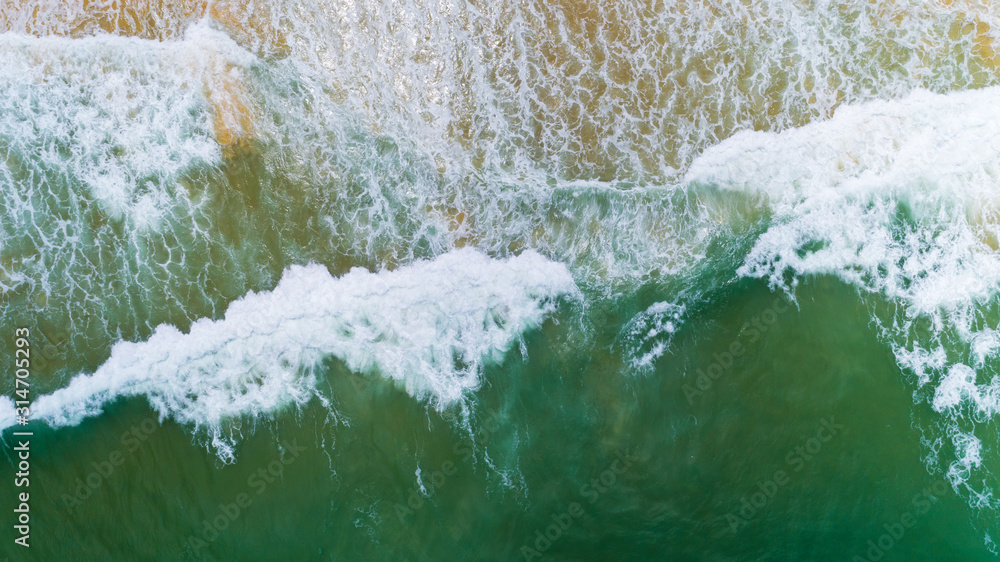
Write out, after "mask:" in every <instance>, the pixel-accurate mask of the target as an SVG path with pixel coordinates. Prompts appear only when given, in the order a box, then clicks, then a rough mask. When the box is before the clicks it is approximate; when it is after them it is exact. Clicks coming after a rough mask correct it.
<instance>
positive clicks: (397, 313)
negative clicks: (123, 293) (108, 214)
mask: <svg viewBox="0 0 1000 562" xmlns="http://www.w3.org/2000/svg"><path fill="white" fill-rule="evenodd" d="M576 294H577V288H576V285H575V283H574V281H573V278H572V277H571V276H570V274H569V271H568V270H567V269H566V267H565V266H563V265H561V264H558V263H555V262H551V261H548V260H546V259H545V258H543V257H542V256H540V255H539V254H537V253H534V252H531V251H528V252H525V253H523V254H521V255H520V256H517V257H513V258H510V259H507V260H494V259H491V258H488V257H486V256H485V255H483V254H481V253H479V252H476V251H474V250H471V249H464V250H456V251H453V252H450V253H448V254H445V255H443V256H441V257H439V258H437V259H435V260H433V261H430V262H419V263H416V264H413V265H410V266H407V267H404V268H401V269H399V270H396V271H391V272H383V273H370V272H368V271H367V270H365V269H361V268H355V269H353V270H351V272H350V273H348V274H346V275H344V276H342V277H340V278H334V277H332V276H331V275H330V274H329V273H328V272H327V270H326V268H325V267H323V266H321V265H315V264H313V265H307V266H292V267H290V268H289V269H287V270H286V271H285V274H284V276H283V277H282V279H281V282H280V283H279V284H278V286H277V287H275V289H274V290H273V291H271V292H265V293H256V294H255V293H250V294H248V295H246V296H245V297H243V298H242V299H240V300H238V301H235V302H233V303H232V304H231V305H230V306H229V309H228V310H227V311H226V314H225V317H224V318H223V319H221V320H218V321H213V320H209V319H203V320H200V321H197V322H195V323H194V324H193V325H192V326H191V329H190V331H189V332H188V333H186V334H185V333H181V332H180V331H179V330H177V329H176V328H174V327H173V326H169V325H161V326H159V327H158V328H157V329H156V331H155V332H154V333H153V335H152V336H151V337H150V338H149V339H148V340H147V341H144V342H120V343H118V344H116V345H115V346H114V347H113V348H112V352H111V357H110V358H109V359H108V360H107V361H106V362H105V363H104V364H103V365H101V366H100V367H99V368H98V369H97V370H96V371H95V372H94V373H93V374H81V375H79V376H77V377H75V378H74V379H73V380H72V381H71V382H70V383H69V385H68V386H66V387H64V388H61V389H59V390H57V391H55V392H52V393H51V394H47V395H45V396H41V397H39V398H38V399H37V400H35V403H34V408H33V409H34V412H33V417H34V418H35V419H40V420H42V421H44V422H46V423H48V424H49V425H52V426H56V427H58V426H65V425H75V424H78V423H80V421H81V420H83V419H84V418H86V417H88V416H94V415H97V414H99V413H100V412H101V410H102V408H103V406H104V405H105V404H107V403H108V402H109V401H111V400H114V399H116V398H118V397H122V396H136V395H143V396H145V397H147V398H148V400H149V402H150V404H151V405H152V406H153V408H154V409H155V410H156V411H157V412H159V414H160V415H161V416H162V417H169V418H173V419H175V420H177V421H178V422H181V423H185V424H194V425H195V426H206V427H207V428H208V429H209V430H210V431H211V432H212V435H213V439H214V444H215V446H216V447H217V448H218V449H219V451H220V453H222V456H223V457H228V456H229V455H231V454H232V453H231V449H230V448H229V446H228V444H227V443H226V441H225V439H224V438H223V437H222V435H221V433H220V431H219V428H220V424H221V423H222V422H223V421H224V420H226V419H227V418H233V417H236V416H243V415H250V416H259V415H261V414H264V413H267V412H270V411H273V410H275V409H278V408H281V407H284V406H288V405H291V404H303V403H305V402H306V401H308V400H309V399H310V398H312V397H313V396H315V395H316V393H317V390H316V382H317V380H316V375H315V372H314V370H315V367H316V366H317V365H318V364H319V363H320V362H321V361H322V360H324V359H325V358H327V357H338V358H340V359H341V360H342V361H344V363H346V364H347V366H348V367H349V368H351V369H352V370H354V371H359V372H371V373H378V374H379V375H381V376H383V377H385V378H386V379H389V380H391V381H395V382H396V383H398V384H400V385H401V386H402V387H404V388H405V389H406V391H407V392H408V393H409V394H410V395H412V396H413V397H414V398H418V399H425V400H428V401H429V402H430V403H432V404H434V405H436V406H437V407H440V408H443V407H446V406H448V405H451V404H454V403H456V402H458V401H460V400H462V398H463V396H465V394H466V393H467V392H469V391H471V390H473V389H475V388H477V387H478V386H479V384H480V374H481V369H482V367H483V366H484V364H487V363H489V362H491V361H497V360H499V359H501V358H502V356H503V354H504V353H505V352H506V351H507V350H508V349H509V348H510V347H511V346H512V345H513V344H515V343H516V342H517V341H518V340H519V338H521V337H522V335H523V334H524V332H525V331H526V330H528V329H530V328H532V327H535V326H537V325H539V324H540V323H541V322H542V320H543V319H544V318H545V317H546V316H547V315H549V314H550V313H552V312H553V311H554V310H555V308H556V306H557V301H558V298H559V297H560V296H569V297H570V298H573V297H574V296H575V295H576ZM6 417H7V416H5V417H4V419H5V420H6ZM9 424H10V421H9V420H8V421H7V423H6V425H9ZM6 425H5V426H6Z"/></svg>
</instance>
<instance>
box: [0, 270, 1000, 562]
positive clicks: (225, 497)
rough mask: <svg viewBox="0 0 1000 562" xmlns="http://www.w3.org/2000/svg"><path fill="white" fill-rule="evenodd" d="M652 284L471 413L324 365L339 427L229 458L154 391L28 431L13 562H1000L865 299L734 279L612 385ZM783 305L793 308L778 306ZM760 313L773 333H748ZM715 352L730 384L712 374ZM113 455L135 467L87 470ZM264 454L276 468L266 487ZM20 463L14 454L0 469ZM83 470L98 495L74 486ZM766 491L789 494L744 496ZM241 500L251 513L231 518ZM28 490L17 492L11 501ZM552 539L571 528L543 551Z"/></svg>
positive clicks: (315, 424) (256, 440) (479, 399)
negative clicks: (652, 360) (627, 332)
mask: <svg viewBox="0 0 1000 562" xmlns="http://www.w3.org/2000/svg"><path fill="white" fill-rule="evenodd" d="M641 293H642V295H641V296H633V297H629V298H619V299H615V300H611V301H608V302H605V303H602V304H601V306H600V309H599V310H592V311H590V313H591V316H590V320H589V321H590V322H593V326H592V327H593V329H594V334H593V336H592V338H591V339H582V338H581V337H580V335H579V333H578V327H577V325H576V324H575V322H574V321H573V319H572V318H566V317H559V316H557V317H556V319H555V320H559V322H558V323H557V322H556V321H553V320H550V321H548V322H546V323H545V324H544V325H543V326H542V327H541V328H539V329H537V330H533V331H532V332H531V333H530V334H528V335H527V337H526V344H527V345H526V350H527V356H526V357H522V356H521V355H520V353H519V352H516V351H515V352H513V353H511V354H509V355H508V356H507V357H506V358H505V359H504V361H503V362H502V363H501V364H498V365H494V366H492V367H490V368H488V369H487V373H486V377H485V378H486V380H487V381H488V382H487V384H485V385H484V387H483V388H482V389H481V390H480V391H479V392H477V394H476V397H475V400H474V407H473V414H472V415H471V417H470V419H469V420H467V421H464V420H462V419H461V416H460V415H457V414H456V412H451V411H446V412H445V414H444V415H441V414H438V413H436V412H434V411H428V410H427V409H426V408H425V407H424V406H423V405H421V404H419V403H416V402H414V401H413V400H412V399H411V398H409V397H408V396H407V395H406V394H405V393H403V392H400V391H399V390H396V389H394V388H392V387H389V386H387V385H386V384H384V383H383V382H380V381H377V380H370V379H367V378H365V377H361V376H359V375H357V374H352V373H351V372H350V371H348V370H346V369H345V368H344V367H343V365H341V364H339V363H338V362H337V361H329V362H327V363H325V364H324V366H323V379H324V383H323V384H328V385H330V387H331V390H332V391H333V392H332V393H333V395H335V396H336V397H337V398H336V406H337V411H338V412H339V414H338V416H337V419H331V417H330V415H329V414H328V411H327V409H326V408H324V407H323V406H321V405H320V404H318V403H317V402H315V401H314V402H312V403H310V404H309V405H308V406H307V407H305V408H303V409H302V410H301V411H299V412H285V413H283V414H281V415H278V416H276V417H275V419H274V420H273V421H268V422H256V423H255V422H253V421H251V420H247V421H246V426H247V427H248V428H249V427H251V426H254V431H253V433H252V434H250V435H248V437H247V438H246V439H244V440H243V441H241V442H240V443H239V445H238V446H237V457H238V460H237V461H236V462H235V463H234V464H231V465H228V466H221V465H220V463H219V461H218V459H217V457H216V455H215V454H213V453H212V452H210V451H207V450H206V449H205V448H204V447H202V446H199V444H197V443H194V442H193V440H192V437H191V435H190V434H189V432H188V431H186V430H185V428H183V427H179V426H178V425H177V424H175V423H173V422H171V421H169V420H167V421H164V422H163V423H160V422H155V423H154V421H149V420H155V419H156V416H155V414H154V413H152V412H151V411H150V410H149V408H148V406H147V405H146V404H145V403H144V401H143V400H134V399H133V400H122V401H119V402H116V403H115V404H114V405H113V406H112V407H110V408H108V409H107V411H106V413H105V414H104V415H102V416H100V417H98V418H93V419H89V420H87V421H85V422H83V423H81V424H80V425H79V426H76V427H71V428H66V429H60V430H58V431H52V430H47V429H45V428H44V427H35V428H34V429H35V431H36V432H37V433H36V436H35V437H34V440H33V441H32V445H31V447H32V459H33V461H32V462H33V464H32V469H31V497H32V504H31V509H32V542H31V547H30V553H31V554H30V557H25V556H24V555H23V554H22V553H21V552H19V551H18V550H16V549H15V547H12V546H11V532H10V529H5V531H4V535H5V541H4V542H3V544H2V547H0V548H2V552H3V553H4V554H3V555H4V558H5V559H10V560H28V559H30V560H74V559H92V560H154V559H160V560H526V559H532V560H852V559H854V558H853V557H854V556H860V557H862V559H868V558H867V556H868V555H867V554H866V551H868V550H870V549H871V545H872V544H875V545H877V544H879V542H878V541H880V537H882V536H883V535H886V536H889V533H890V531H892V530H895V531H896V532H897V534H899V533H900V532H901V533H902V536H899V537H898V538H897V537H893V538H891V539H885V538H881V541H882V542H881V544H882V545H883V546H886V545H890V546H889V548H887V549H886V551H885V554H884V559H885V560H987V559H992V555H991V554H990V553H989V551H988V550H987V549H986V548H985V547H984V545H983V542H982V540H981V537H980V535H979V534H978V533H977V531H976V528H975V521H974V519H973V518H972V517H970V512H969V508H968V506H967V505H966V502H965V501H963V500H962V499H961V498H959V497H957V496H956V494H955V493H954V492H953V491H952V489H951V487H950V486H947V487H944V486H940V485H938V486H936V487H935V482H936V478H935V476H934V475H932V474H929V473H928V470H927V469H926V468H925V465H924V462H923V461H922V455H923V451H922V448H921V444H920V434H919V432H918V431H917V430H915V429H914V427H913V423H912V422H913V417H914V416H915V415H917V414H915V413H914V404H913V400H912V397H911V394H912V389H911V388H909V387H908V386H907V384H906V383H905V382H904V378H903V377H902V376H901V373H900V370H899V368H898V367H897V366H896V365H895V362H894V361H893V357H892V355H891V353H890V352H889V351H888V350H887V349H886V347H885V345H883V344H881V343H879V338H878V337H877V334H876V333H875V332H874V330H873V328H872V327H871V326H870V322H869V308H868V305H867V304H865V303H863V302H862V300H861V299H860V298H859V296H858V295H857V293H856V291H855V290H854V289H852V288H850V287H847V286H845V285H844V284H843V283H841V282H839V281H837V280H834V279H831V278H827V277H820V278H816V279H813V280H810V281H809V282H808V283H806V284H804V285H803V286H801V287H800V288H799V290H798V298H797V303H798V304H797V307H796V306H795V305H792V304H788V303H787V301H786V300H785V297H784V296H780V295H775V294H774V293H772V292H770V291H769V290H768V289H767V288H766V287H765V286H763V285H762V283H760V282H743V283H738V284H735V285H733V286H731V287H729V288H727V289H726V290H724V291H720V292H719V293H718V294H717V295H715V296H714V298H712V299H711V301H710V302H708V303H707V304H705V305H704V307H703V308H702V309H700V310H698V311H697V313H696V314H694V315H692V316H691V318H690V319H689V321H688V322H687V323H686V324H685V326H684V328H682V329H681V330H680V331H679V332H678V333H677V334H676V336H675V340H674V350H675V351H674V352H673V353H671V354H669V355H667V356H665V357H664V358H663V359H662V360H660V361H658V362H657V364H656V368H655V370H654V371H652V372H649V373H646V374H640V375H636V376H633V377H621V376H615V373H617V372H618V371H619V370H620V368H621V366H620V364H619V362H620V358H619V357H617V356H616V353H615V352H614V349H615V346H616V343H615V340H616V336H617V335H618V333H619V331H620V328H621V326H622V324H623V321H624V320H626V319H628V318H629V317H630V316H631V314H632V313H633V312H635V311H638V310H641V309H642V308H644V306H645V304H646V303H647V301H651V300H655V299H656V298H657V297H658V296H659V295H658V294H657V291H656V289H655V288H649V290H647V291H642V292H641ZM776 299H777V301H776ZM776 304H777V308H778V309H781V310H784V312H780V313H777V314H775V315H773V316H772V315H771V314H768V313H767V311H768V310H774V309H775V306H776ZM786 306H787V310H786V309H785V307H786ZM762 315H763V317H762ZM755 318H756V319H758V322H759V325H760V326H763V327H764V328H765V330H763V331H761V332H760V334H759V338H758V339H756V341H754V342H752V343H751V339H754V338H753V335H754V334H753V333H751V332H752V329H753V328H750V329H744V325H745V324H746V323H748V322H750V323H751V326H752V325H753V321H754V319H755ZM768 320H771V323H768ZM733 342H742V344H743V345H744V347H745V351H744V352H743V353H742V354H740V355H739V356H738V357H736V358H734V360H733V361H732V364H731V366H726V365H727V364H728V361H726V360H725V357H723V356H722V355H720V357H722V359H723V360H722V361H721V362H720V361H719V360H718V359H715V358H713V354H722V353H725V351H726V350H727V349H729V348H730V346H731V345H732V343H733ZM713 364H718V365H720V366H722V367H723V368H722V369H721V374H720V375H719V376H718V377H717V378H716V379H714V380H712V382H711V385H706V384H703V385H702V386H701V387H699V386H698V383H697V372H698V370H699V369H700V370H702V372H704V371H705V370H706V369H709V368H711V367H712V365H713ZM713 372H714V370H713ZM687 385H690V386H689V391H690V388H696V389H698V390H699V392H698V393H697V394H691V397H692V398H691V401H690V402H689V401H688V400H687V399H686V397H685V396H686V395H685V391H684V389H685V386H687ZM702 387H706V388H705V389H704V390H701V388H702ZM824 420H825V421H826V422H829V423H830V424H831V425H828V426H826V427H827V428H829V427H833V428H834V430H833V432H832V433H831V432H830V431H829V430H828V431H822V428H824ZM144 422H145V423H146V425H143V424H144ZM464 424H468V425H467V426H464ZM137 428H138V433H136V434H135V435H138V437H137V438H136V440H135V441H133V440H129V439H126V440H124V441H123V439H122V437H121V436H122V434H123V433H126V432H129V431H135V430H136V429H137ZM147 430H148V432H147ZM139 438H141V440H139ZM811 438H814V439H817V441H815V442H814V443H810V442H809V440H810V439H811ZM820 438H828V441H825V442H824V441H820V440H819V439H820ZM816 443H819V445H818V447H817V445H816ZM282 444H287V446H288V447H292V448H291V449H287V450H284V451H283V449H285V447H286V445H282ZM132 447H134V450H131V449H132ZM797 448H799V449H798V450H797ZM299 449H301V451H300V450H299ZM810 451H812V452H810ZM116 452H118V453H120V454H121V456H122V458H123V459H124V460H123V461H122V464H121V465H120V466H117V467H115V468H114V470H113V473H111V474H110V475H108V476H103V475H101V476H100V477H99V478H98V477H94V476H92V475H93V474H100V472H99V471H100V470H101V468H100V465H101V464H102V463H106V462H107V461H108V459H109V456H111V455H112V454H113V453H116ZM8 454H10V452H9V450H8ZM282 458H284V459H285V461H288V462H287V463H286V464H282V463H281V461H280V459H282ZM621 458H625V459H627V464H626V463H624V462H619V461H618V459H621ZM276 461H277V464H275V463H276ZM95 463H96V464H95ZM269 466H270V467H271V468H272V470H274V471H275V472H277V473H279V474H280V475H279V476H278V477H275V478H273V482H268V481H266V480H264V479H263V477H260V476H259V475H258V477H257V478H256V479H255V478H254V475H255V473H256V472H257V471H259V470H261V469H264V470H265V471H266V470H267V469H268V467H269ZM275 467H279V468H275ZM418 469H419V471H420V476H419V479H418V476H417V475H416V474H415V473H416V471H417V470H418ZM778 471H783V472H784V473H785V474H786V475H787V477H786V478H784V479H781V478H779V482H783V484H781V485H778V484H774V485H773V486H772V485H771V484H769V483H770V482H774V480H775V474H776V473H777V472H778ZM12 472H13V471H12V468H11V466H10V465H9V464H6V463H5V466H4V468H3V475H2V477H3V481H4V482H5V483H7V482H9V481H10V480H11V478H12V477H13V476H12ZM446 473H447V474H446ZM609 474H613V475H614V476H613V477H611V476H609ZM602 477H603V478H604V482H603V483H602V482H601V478H602ZM88 478H91V479H92V482H99V484H98V485H97V486H96V488H91V487H90V486H88V485H86V484H83V486H82V489H83V490H84V491H88V490H89V497H87V498H86V499H84V500H82V501H79V502H77V501H71V500H69V499H67V494H68V495H73V494H74V493H75V492H76V491H77V490H76V488H80V487H81V483H82V482H86V481H87V479H88ZM939 478H940V477H938V479H939ZM593 479H597V484H596V485H595V484H594V483H593V482H592V480H593ZM421 484H422V485H423V487H424V489H425V491H423V492H422V491H420V490H419V486H420V485H421ZM769 486H770V487H769ZM760 490H764V491H768V490H771V493H772V496H773V497H772V496H768V497H767V498H766V501H765V502H761V497H763V496H758V497H756V498H754V501H757V502H758V503H763V505H761V506H760V507H754V508H753V510H752V511H751V510H746V509H745V508H744V506H743V504H742V500H743V499H748V500H749V499H750V498H751V497H752V496H753V495H754V493H756V492H758V491H760ZM240 494H247V495H248V496H249V499H250V503H249V505H248V506H246V507H241V508H239V510H238V512H236V511H234V510H233V508H232V504H234V503H235V501H236V498H237V497H238V496H239V495H240ZM928 494H929V495H928ZM14 503H15V500H14V497H13V493H12V489H11V487H10V486H6V485H5V487H4V488H3V491H2V493H0V504H2V505H4V506H12V505H14ZM574 505H576V506H577V509H573V508H572V507H571V506H574ZM751 505H752V504H751ZM227 506H228V509H229V511H228V512H227V511H226V509H227ZM571 509H572V510H573V512H574V513H577V514H578V515H576V516H574V515H569V514H570V510H571ZM741 509H743V511H742V515H746V516H748V518H747V519H742V520H740V522H739V523H738V524H737V525H735V526H734V525H733V524H732V521H733V519H732V517H730V518H729V519H727V515H730V516H739V517H742V515H741ZM8 511H9V510H8ZM226 513H230V514H235V517H233V518H231V519H230V518H229V516H227V515H226ZM217 518H218V521H219V523H218V526H215V523H211V522H213V520H215V519H217ZM911 518H912V520H911ZM901 519H903V520H905V521H906V522H907V523H911V524H912V526H911V527H910V526H908V527H905V528H904V527H901V526H899V525H898V524H899V523H900V521H901ZM560 521H561V522H562V525H561V526H557V527H553V525H555V524H558V523H559V522H560ZM206 522H210V523H209V524H208V526H206ZM887 526H888V528H887ZM563 527H565V528H563ZM553 529H558V532H556V531H555V530H553ZM887 529H888V530H887ZM899 529H902V531H899ZM546 532H548V533H549V534H550V536H553V537H555V539H554V540H548V539H544V540H541V541H539V538H538V537H539V536H540V535H539V533H542V534H544V533H546ZM192 538H197V539H201V540H203V541H204V542H203V543H198V542H197V541H195V540H193V539H192ZM868 541H872V543H869V542H868ZM536 543H537V544H536ZM192 545H195V546H192ZM540 547H541V548H540ZM525 549H531V550H525ZM84 552H85V553H86V554H85V555H84V554H82V553H84ZM535 552H537V555H536V554H535ZM879 552H881V551H879ZM880 559H882V558H880Z"/></svg>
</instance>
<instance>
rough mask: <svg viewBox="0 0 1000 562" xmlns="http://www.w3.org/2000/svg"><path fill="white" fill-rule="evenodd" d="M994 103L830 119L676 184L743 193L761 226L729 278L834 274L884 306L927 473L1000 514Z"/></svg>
mask: <svg viewBox="0 0 1000 562" xmlns="http://www.w3.org/2000/svg"><path fill="white" fill-rule="evenodd" d="M997 103H1000V89H997V88H990V89H984V90H978V91H970V92H961V93H954V94H948V95H935V94H930V93H927V92H917V93H914V94H913V95H911V96H909V97H907V98H906V99H904V100H900V101H891V102H873V103H868V104H863V105H859V106H853V107H844V108H842V109H841V110H840V111H839V112H838V113H837V115H836V116H835V117H833V118H832V119H830V120H829V121H826V122H822V123H814V124H811V125H808V126H805V127H802V128H800V129H795V130H790V131H787V132H784V133H780V134H769V133H751V132H747V133H741V134H739V135H736V136H734V137H733V138H731V139H729V140H728V141H726V142H724V143H722V144H720V145H719V146H717V147H714V148H713V149H711V150H709V151H707V152H706V153H705V154H704V155H703V157H702V158H700V159H699V160H697V161H696V162H695V163H694V164H693V165H692V167H691V170H690V173H689V174H688V177H687V181H688V182H690V183H692V184H696V185H707V186H715V187H718V188H719V189H722V190H733V191H737V192H754V193H755V194H758V195H761V197H759V198H757V200H759V201H762V203H761V204H762V205H763V206H765V207H767V211H768V212H770V213H771V214H772V216H773V220H772V222H771V225H770V227H769V228H768V230H767V231H766V232H765V233H764V234H763V235H761V236H760V237H759V239H758V240H757V241H756V243H755V245H754V247H753V248H752V250H751V251H750V253H749V254H748V255H747V257H746V259H745V262H744V264H743V266H742V267H741V268H740V269H739V271H738V272H739V274H741V275H744V276H750V277H759V278H765V279H768V280H769V282H770V283H771V285H772V287H778V288H782V289H784V290H786V291H788V292H792V291H794V288H795V285H796V283H797V279H798V278H800V277H801V276H803V275H810V274H818V273H825V274H832V275H837V276H839V277H840V278H841V279H843V280H844V281H846V282H848V283H852V284H854V285H856V286H857V287H859V288H860V289H862V291H864V292H866V293H868V294H870V295H878V297H877V298H876V299H875V302H879V301H880V300H884V299H885V298H888V299H890V301H891V302H893V303H894V304H896V305H897V306H896V307H894V308H893V309H891V310H890V311H888V312H880V309H879V307H877V306H876V307H873V310H874V316H875V320H876V321H877V322H878V323H879V325H880V326H881V327H882V331H883V333H884V335H885V337H886V338H887V340H888V341H889V343H890V344H891V345H892V347H893V349H894V351H895V354H896V357H897V361H898V363H899V365H900V367H901V368H902V369H903V371H904V372H905V373H907V374H908V375H909V376H911V377H912V379H913V381H914V383H915V384H916V386H917V388H918V392H917V396H918V400H921V401H922V402H923V403H924V404H928V405H929V406H930V410H931V411H932V412H934V416H935V418H934V419H930V420H921V419H919V417H918V422H917V423H918V424H921V425H925V426H926V427H924V428H923V429H924V430H925V436H926V434H928V433H930V434H932V435H936V437H931V438H930V439H929V442H930V443H932V444H933V446H932V447H931V449H932V451H931V452H930V453H929V457H928V460H929V463H930V464H931V466H932V468H934V469H935V470H940V471H942V472H945V473H947V474H948V475H949V477H950V479H951V481H952V484H953V485H954V486H955V487H956V489H964V490H965V491H966V492H967V497H968V498H969V501H970V504H971V505H974V506H975V507H986V506H990V507H992V508H994V509H997V508H1000V502H997V501H996V500H994V499H993V498H992V494H991V492H990V490H989V487H988V485H987V484H986V482H989V481H990V480H991V479H992V478H993V476H992V475H994V474H997V471H998V470H1000V466H998V464H997V462H996V458H995V457H994V458H992V461H993V462H992V464H991V462H990V460H991V458H990V456H989V455H987V454H986V452H987V448H986V447H985V446H983V445H982V444H983V443H992V442H995V440H996V430H995V429H994V428H993V422H994V420H995V418H996V415H997V414H998V413H1000V378H998V375H1000V337H998V331H997V330H998V324H997V322H998V321H997V318H998V313H1000V294H998V293H1000V292H998V288H1000V255H998V252H997V247H998V240H1000V230H998V224H1000V213H998V209H1000V115H998V114H997V113H996V111H994V110H993V109H992V108H994V107H996V105H997Z"/></svg>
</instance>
